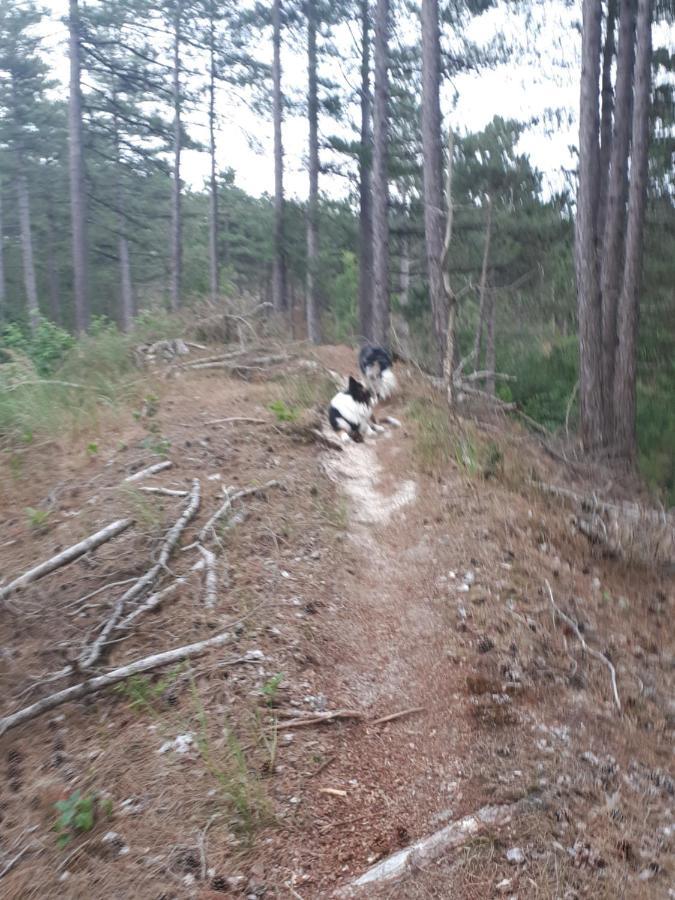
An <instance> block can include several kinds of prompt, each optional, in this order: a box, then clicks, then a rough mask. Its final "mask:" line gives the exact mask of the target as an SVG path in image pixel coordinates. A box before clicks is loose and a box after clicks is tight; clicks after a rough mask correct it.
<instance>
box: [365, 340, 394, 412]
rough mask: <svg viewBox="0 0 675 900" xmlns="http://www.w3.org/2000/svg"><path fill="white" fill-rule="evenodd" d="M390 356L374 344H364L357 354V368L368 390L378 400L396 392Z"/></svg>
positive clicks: (382, 348)
mask: <svg viewBox="0 0 675 900" xmlns="http://www.w3.org/2000/svg"><path fill="white" fill-rule="evenodd" d="M392 364H393V360H392V358H391V355H390V354H389V353H388V352H387V351H386V350H385V349H384V347H378V346H377V345H375V344H365V345H364V346H363V347H361V350H360V352H359V368H360V369H361V371H362V372H363V375H364V377H365V379H366V385H367V386H368V390H369V391H370V392H371V393H372V394H374V395H375V396H376V397H377V399H378V400H386V399H387V398H388V397H391V395H392V394H393V393H394V391H395V390H396V387H397V384H396V376H395V375H394V370H393V368H392Z"/></svg>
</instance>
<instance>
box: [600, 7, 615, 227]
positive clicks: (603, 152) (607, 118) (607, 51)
mask: <svg viewBox="0 0 675 900" xmlns="http://www.w3.org/2000/svg"><path fill="white" fill-rule="evenodd" d="M617 3H618V0H607V18H606V19H605V43H604V45H603V48H602V108H601V113H600V188H599V194H598V240H599V241H602V238H603V235H604V233H605V221H606V218H607V185H608V182H609V160H610V155H611V150H612V114H613V112H614V91H613V90H612V64H613V62H614V54H615V52H616V42H615V36H614V34H615V31H616V9H617Z"/></svg>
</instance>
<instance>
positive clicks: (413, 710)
mask: <svg viewBox="0 0 675 900" xmlns="http://www.w3.org/2000/svg"><path fill="white" fill-rule="evenodd" d="M425 709H426V707H425V706H411V707H410V709H402V710H401V712H395V713H390V714H389V715H388V716H382V717H381V718H380V719H374V720H373V721H372V722H371V723H370V724H371V725H384V723H385V722H393V721H394V720H395V719H402V718H403V717H404V716H412V715H415V713H420V712H424V711H425Z"/></svg>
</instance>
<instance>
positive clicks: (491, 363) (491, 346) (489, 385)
mask: <svg viewBox="0 0 675 900" xmlns="http://www.w3.org/2000/svg"><path fill="white" fill-rule="evenodd" d="M488 306H489V311H488V314H487V341H486V342H485V368H486V369H487V371H488V372H490V373H491V374H490V375H488V377H487V378H486V379H485V390H486V392H487V393H488V394H491V395H492V396H493V397H494V395H495V376H494V372H495V313H496V307H497V294H496V291H495V289H494V287H492V288H490V289H489V299H488Z"/></svg>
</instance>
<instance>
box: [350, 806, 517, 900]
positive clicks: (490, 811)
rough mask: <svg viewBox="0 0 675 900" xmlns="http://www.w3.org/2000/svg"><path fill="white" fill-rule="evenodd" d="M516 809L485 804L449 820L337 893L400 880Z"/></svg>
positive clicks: (506, 818)
mask: <svg viewBox="0 0 675 900" xmlns="http://www.w3.org/2000/svg"><path fill="white" fill-rule="evenodd" d="M515 811H516V806H515V804H514V805H510V806H483V807H482V808H481V809H479V810H478V812H476V813H474V814H473V815H470V816H465V817H464V818H463V819H457V820H455V821H454V822H450V824H449V825H446V826H445V827H444V828H441V829H440V831H436V832H434V834H432V835H430V836H429V837H426V838H421V839H420V840H419V841H415V843H414V844H411V845H410V846H409V847H406V848H405V849H404V850H399V851H398V852H397V853H393V854H392V855H391V856H387V857H386V858H385V859H383V860H381V862H379V863H376V865H374V866H373V867H372V868H371V869H368V870H367V871H366V872H364V874H363V875H361V876H360V877H359V878H357V879H356V880H355V881H352V882H351V883H350V884H348V885H347V886H346V887H344V888H342V889H340V890H337V891H336V892H335V893H334V894H333V896H334V897H353V896H355V895H356V894H358V893H360V892H361V891H362V890H364V889H365V890H371V889H372V888H373V887H374V886H377V885H381V884H386V883H388V882H392V881H398V880H399V879H401V878H403V877H404V876H405V875H407V874H410V873H411V872H413V871H414V870H415V869H417V868H419V867H421V866H423V865H424V864H425V863H429V862H431V861H432V860H434V859H436V858H438V857H439V856H441V855H443V854H445V853H447V851H448V850H451V849H453V848H455V847H461V846H462V844H465V843H466V842H467V841H470V840H472V839H474V838H475V837H476V835H478V834H480V833H481V832H483V831H486V830H487V829H488V828H495V827H498V826H501V825H506V824H508V823H509V822H510V821H511V819H512V818H513V815H514V813H515Z"/></svg>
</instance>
